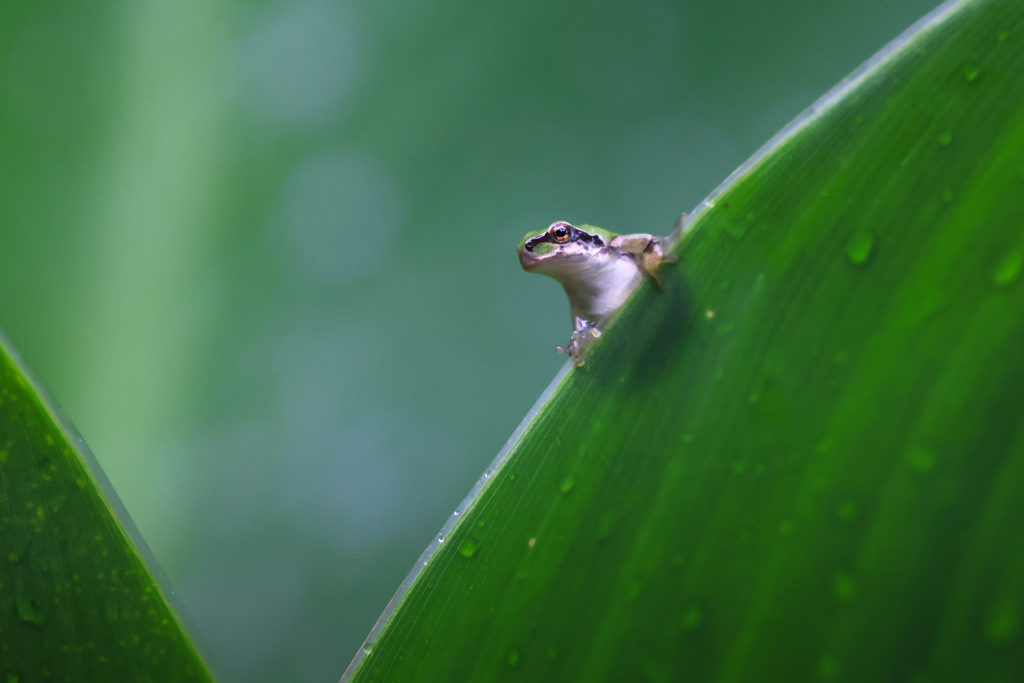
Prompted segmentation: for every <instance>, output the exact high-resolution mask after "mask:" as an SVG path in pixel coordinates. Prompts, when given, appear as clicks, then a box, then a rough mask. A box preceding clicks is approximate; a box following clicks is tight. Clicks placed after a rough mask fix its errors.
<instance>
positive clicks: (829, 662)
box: [818, 655, 839, 681]
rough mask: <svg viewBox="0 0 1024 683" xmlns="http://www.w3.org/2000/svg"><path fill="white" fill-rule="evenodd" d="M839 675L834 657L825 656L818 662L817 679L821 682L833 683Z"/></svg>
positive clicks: (837, 664)
mask: <svg viewBox="0 0 1024 683" xmlns="http://www.w3.org/2000/svg"><path fill="white" fill-rule="evenodd" d="M838 675H839V662H838V661H837V660H836V658H835V657H829V656H827V655H826V656H825V657H822V658H821V660H820V661H819V662H818V678H819V679H820V680H823V681H834V680H835V679H836V677H837V676H838Z"/></svg>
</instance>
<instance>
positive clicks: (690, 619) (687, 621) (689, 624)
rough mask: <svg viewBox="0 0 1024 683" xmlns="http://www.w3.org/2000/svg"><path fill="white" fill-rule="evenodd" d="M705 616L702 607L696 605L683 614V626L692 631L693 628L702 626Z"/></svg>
mask: <svg viewBox="0 0 1024 683" xmlns="http://www.w3.org/2000/svg"><path fill="white" fill-rule="evenodd" d="M703 618H704V615H702V614H701V612H700V607H697V606H696V605H694V606H693V607H691V608H690V609H688V610H686V614H684V615H683V619H682V623H683V628H685V629H686V630H687V631H692V630H693V629H695V628H697V627H698V626H700V622H701V620H702V619H703Z"/></svg>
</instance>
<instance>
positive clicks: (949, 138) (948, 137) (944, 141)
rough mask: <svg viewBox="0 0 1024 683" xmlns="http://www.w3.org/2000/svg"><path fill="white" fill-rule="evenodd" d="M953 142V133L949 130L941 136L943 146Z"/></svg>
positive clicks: (940, 140) (940, 142) (940, 141)
mask: <svg viewBox="0 0 1024 683" xmlns="http://www.w3.org/2000/svg"><path fill="white" fill-rule="evenodd" d="M951 142H953V134H952V133H951V132H949V131H948V130H947V131H946V132H945V133H943V134H942V135H940V136H939V144H940V145H942V146H943V147H946V146H948V145H949V143H951Z"/></svg>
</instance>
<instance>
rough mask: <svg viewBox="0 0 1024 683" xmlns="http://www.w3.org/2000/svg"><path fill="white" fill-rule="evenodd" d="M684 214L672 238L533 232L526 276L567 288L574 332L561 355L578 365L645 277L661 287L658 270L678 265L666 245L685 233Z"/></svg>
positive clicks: (524, 256)
mask: <svg viewBox="0 0 1024 683" xmlns="http://www.w3.org/2000/svg"><path fill="white" fill-rule="evenodd" d="M685 218H686V214H685V213H684V214H683V215H682V216H681V217H680V218H679V220H678V221H677V222H676V226H675V229H674V230H673V231H672V234H671V235H669V236H668V237H664V238H662V237H655V236H653V235H648V234H646V233H636V234H633V235H616V234H615V233H613V232H609V231H607V230H602V229H601V228H595V227H593V226H590V225H580V226H578V227H577V226H575V225H571V224H570V223H566V222H565V221H558V222H557V223H552V224H551V225H550V226H549V227H548V229H547V230H544V231H542V232H529V233H527V234H526V236H525V237H523V240H522V241H521V242H520V243H519V262H520V263H521V264H522V266H523V270H525V271H527V272H530V273H542V274H544V275H548V276H550V277H553V278H554V279H556V280H558V281H559V282H561V283H562V287H564V288H565V293H566V294H567V295H568V296H569V313H570V315H571V316H572V326H573V332H572V337H570V338H569V343H568V344H566V345H565V346H564V347H562V346H559V347H557V348H558V352H559V353H564V354H568V355H569V357H571V358H572V360H573V362H574V363H576V365H583V356H584V355H585V354H586V352H587V349H588V348H589V347H590V344H591V343H592V342H593V340H594V339H596V338H597V337H600V336H601V330H602V329H603V328H604V326H605V325H606V324H607V323H608V322H609V321H610V320H611V318H612V317H613V316H614V314H615V312H616V311H617V310H618V309H619V307H620V306H621V305H622V304H623V303H624V302H625V301H626V299H628V298H629V295H630V294H632V293H633V290H634V289H636V288H637V287H638V286H639V285H640V283H641V282H643V280H644V276H645V275H646V276H649V277H650V278H651V279H653V280H654V282H655V283H656V284H657V285H658V287H659V288H660V287H661V273H660V272H658V266H660V265H661V264H662V263H666V262H672V261H675V260H676V255H675V254H666V253H665V249H664V248H663V247H662V244H663V243H664V244H666V245H667V247H671V246H672V245H673V244H674V243H675V241H676V240H677V239H678V238H679V235H680V233H681V231H682V226H683V221H684V220H685Z"/></svg>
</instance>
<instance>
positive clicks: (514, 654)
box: [508, 650, 519, 666]
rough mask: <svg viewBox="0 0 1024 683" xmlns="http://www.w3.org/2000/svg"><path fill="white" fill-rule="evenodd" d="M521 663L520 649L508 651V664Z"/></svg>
mask: <svg viewBox="0 0 1024 683" xmlns="http://www.w3.org/2000/svg"><path fill="white" fill-rule="evenodd" d="M518 663H519V651H518V650H512V651H510V652H509V653H508V665H509V666H515V665H516V664H518Z"/></svg>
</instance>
